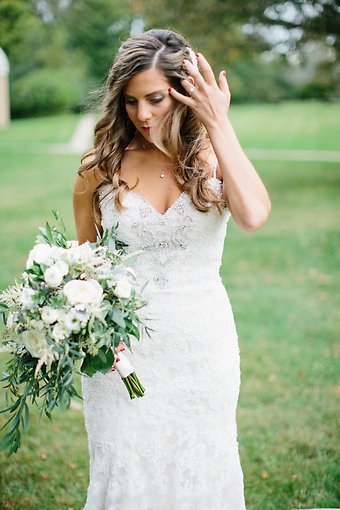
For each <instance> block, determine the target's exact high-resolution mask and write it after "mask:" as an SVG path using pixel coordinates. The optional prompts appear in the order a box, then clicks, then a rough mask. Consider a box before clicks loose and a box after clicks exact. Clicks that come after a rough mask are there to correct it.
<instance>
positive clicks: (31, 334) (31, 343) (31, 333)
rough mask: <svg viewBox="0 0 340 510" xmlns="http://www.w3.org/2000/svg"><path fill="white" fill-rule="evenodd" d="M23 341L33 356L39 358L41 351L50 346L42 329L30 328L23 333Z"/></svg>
mask: <svg viewBox="0 0 340 510" xmlns="http://www.w3.org/2000/svg"><path fill="white" fill-rule="evenodd" d="M21 338H22V343H23V345H24V346H25V347H26V349H27V350H28V352H29V353H30V354H31V356H33V358H39V357H40V353H41V352H42V351H43V349H45V348H46V347H48V343H47V341H46V338H45V335H44V333H43V332H42V331H41V330H40V329H29V330H28V331H24V332H23V333H22V334H21Z"/></svg>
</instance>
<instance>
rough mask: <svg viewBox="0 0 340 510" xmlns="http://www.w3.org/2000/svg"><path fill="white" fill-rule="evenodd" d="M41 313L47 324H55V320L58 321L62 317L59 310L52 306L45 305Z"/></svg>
mask: <svg viewBox="0 0 340 510" xmlns="http://www.w3.org/2000/svg"><path fill="white" fill-rule="evenodd" d="M40 313H41V318H42V320H43V321H44V322H45V323H46V324H53V322H56V321H57V320H58V319H59V317H60V313H59V310H57V309H56V308H53V307H52V306H44V307H43V308H42V309H41V312H40Z"/></svg>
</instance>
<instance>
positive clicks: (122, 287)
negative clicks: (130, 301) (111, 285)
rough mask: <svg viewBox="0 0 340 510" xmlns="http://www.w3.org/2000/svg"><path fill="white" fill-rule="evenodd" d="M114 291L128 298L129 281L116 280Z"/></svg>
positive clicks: (117, 294) (119, 295)
mask: <svg viewBox="0 0 340 510" xmlns="http://www.w3.org/2000/svg"><path fill="white" fill-rule="evenodd" d="M114 293H115V295H116V296H118V297H120V298H129V297H130V294H131V283H130V282H129V281H128V280H118V282H117V283H116V287H115V289H114Z"/></svg>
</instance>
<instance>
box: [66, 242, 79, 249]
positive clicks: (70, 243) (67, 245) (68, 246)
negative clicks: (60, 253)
mask: <svg viewBox="0 0 340 510" xmlns="http://www.w3.org/2000/svg"><path fill="white" fill-rule="evenodd" d="M77 246H79V242H78V241H66V248H76V247H77Z"/></svg>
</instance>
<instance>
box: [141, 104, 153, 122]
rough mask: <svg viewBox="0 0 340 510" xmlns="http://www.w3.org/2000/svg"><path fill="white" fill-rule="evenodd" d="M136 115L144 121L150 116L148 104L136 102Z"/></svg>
mask: <svg viewBox="0 0 340 510" xmlns="http://www.w3.org/2000/svg"><path fill="white" fill-rule="evenodd" d="M137 117H138V120H139V121H140V122H145V121H146V120H148V119H150V118H151V117H152V114H151V112H150V107H149V106H148V104H146V103H142V102H141V103H139V104H138V111H137Z"/></svg>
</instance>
